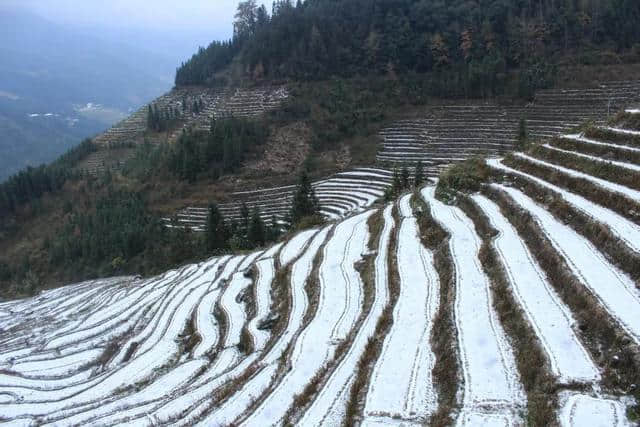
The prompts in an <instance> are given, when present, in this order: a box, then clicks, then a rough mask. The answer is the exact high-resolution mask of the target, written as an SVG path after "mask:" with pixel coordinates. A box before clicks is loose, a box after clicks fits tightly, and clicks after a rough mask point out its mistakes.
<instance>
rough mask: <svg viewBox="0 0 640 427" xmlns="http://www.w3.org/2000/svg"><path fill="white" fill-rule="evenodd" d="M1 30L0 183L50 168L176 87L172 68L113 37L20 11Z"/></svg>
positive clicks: (8, 15) (3, 18) (6, 16)
mask: <svg viewBox="0 0 640 427" xmlns="http://www.w3.org/2000/svg"><path fill="white" fill-rule="evenodd" d="M0 22H2V23H3V25H2V26H0V57H2V62H1V63H0V180H3V179H5V178H6V177H8V176H9V175H10V174H12V173H14V172H17V171H18V170H19V169H21V168H23V167H25V166H28V165H37V164H40V163H42V162H48V161H51V160H53V159H54V158H55V157H56V156H58V155H60V154H62V153H63V152H65V151H66V150H67V149H68V148H70V147H71V146H73V145H75V144H77V143H78V142H79V141H80V140H81V139H82V138H85V137H89V136H92V135H94V134H96V133H99V132H100V131H103V130H104V129H106V128H108V127H109V126H110V125H111V124H113V123H114V122H116V121H118V120H120V119H122V118H123V117H125V116H126V115H128V114H130V113H131V112H132V111H133V110H135V109H136V108H137V107H139V106H140V105H142V104H144V103H145V102H148V101H149V100H151V99H153V98H155V97H156V96H158V95H160V94H162V93H163V92H165V91H166V90H167V89H168V88H170V87H171V74H172V72H173V69H174V64H173V62H172V61H171V60H169V59H167V58H164V57H162V56H160V55H158V54H154V53H148V52H146V51H145V50H144V49H140V48H137V47H134V46H129V45H124V44H122V43H118V42H116V41H114V40H109V39H108V38H109V35H108V34H96V35H92V34H89V33H86V32H83V31H80V30H76V29H73V28H67V27H65V26H61V25H57V24H54V23H51V22H49V21H47V20H45V19H43V18H41V17H39V16H36V15H33V14H30V13H28V12H23V11H6V10H5V11H3V10H0ZM88 104H91V105H90V106H89V107H91V108H87V107H88ZM47 114H49V115H47Z"/></svg>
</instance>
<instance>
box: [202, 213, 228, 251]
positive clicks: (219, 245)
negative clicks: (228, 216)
mask: <svg viewBox="0 0 640 427" xmlns="http://www.w3.org/2000/svg"><path fill="white" fill-rule="evenodd" d="M228 238H229V231H228V230H227V228H226V227H225V224H224V218H223V217H222V214H221V213H220V211H219V210H218V206H216V204H215V203H212V204H210V205H209V217H208V218H207V230H206V238H205V239H206V245H207V252H209V253H210V254H216V253H220V252H222V251H224V250H225V249H227V239H228Z"/></svg>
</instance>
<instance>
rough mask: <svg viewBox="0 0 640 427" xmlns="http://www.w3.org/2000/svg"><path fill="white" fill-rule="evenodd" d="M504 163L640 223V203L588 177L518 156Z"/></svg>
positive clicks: (511, 157) (510, 157) (505, 160)
mask: <svg viewBox="0 0 640 427" xmlns="http://www.w3.org/2000/svg"><path fill="white" fill-rule="evenodd" d="M502 163H503V164H504V165H505V166H509V167H511V168H513V169H518V170H520V171H521V172H524V173H527V174H529V175H533V176H536V177H538V178H540V179H543V180H545V181H547V182H549V183H551V184H554V185H556V186H558V187H561V188H564V189H566V190H569V191H571V192H573V193H576V194H578V195H580V196H582V197H584V198H585V199H587V200H590V201H592V202H594V203H597V204H599V205H601V206H604V207H606V208H609V209H611V210H613V211H615V212H617V213H618V214H620V215H621V216H623V217H625V218H627V219H628V220H630V221H632V222H634V223H635V224H638V225H640V203H637V202H635V201H634V200H632V199H630V198H628V197H625V196H623V195H622V194H618V193H614V192H612V191H608V190H606V189H604V188H602V187H600V186H598V185H596V184H594V183H593V182H591V181H588V180H586V179H583V178H575V177H572V176H569V175H566V174H563V173H562V172H558V171H557V170H555V169H553V168H549V167H546V166H541V165H537V164H533V163H531V162H528V161H526V160H524V159H521V158H518V157H514V156H507V157H505V158H504V160H503V161H502Z"/></svg>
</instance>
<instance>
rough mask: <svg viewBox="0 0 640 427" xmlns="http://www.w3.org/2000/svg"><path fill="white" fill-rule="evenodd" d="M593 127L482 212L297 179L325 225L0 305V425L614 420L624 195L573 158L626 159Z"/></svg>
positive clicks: (627, 229)
mask: <svg viewBox="0 0 640 427" xmlns="http://www.w3.org/2000/svg"><path fill="white" fill-rule="evenodd" d="M602 129H607V128H602ZM622 130H625V129H622ZM608 132H613V133H610V134H608V135H609V136H612V135H614V134H615V135H617V136H616V137H615V138H614V137H613V136H612V137H611V138H610V139H607V138H605V137H601V138H600V137H599V138H598V140H593V141H594V142H592V140H591V139H589V138H585V137H583V136H580V135H577V136H568V137H566V138H565V139H567V138H568V139H567V140H571V141H575V142H576V143H577V145H576V144H574V145H572V146H571V147H572V148H571V149H570V150H565V149H564V148H560V150H558V149H556V148H558V147H560V145H558V146H556V145H554V144H555V143H554V142H553V141H552V142H550V145H549V147H555V148H548V149H547V150H548V151H549V152H558V153H561V154H562V155H563V156H570V157H569V158H571V159H576V161H575V162H573V163H572V166H571V167H566V166H563V165H562V164H560V163H561V160H560V159H563V158H564V157H558V158H553V159H551V160H549V159H546V160H543V159H541V158H538V157H537V156H542V154H540V151H536V150H533V151H532V152H531V153H529V154H517V155H514V156H510V157H506V158H504V159H499V158H493V159H489V160H488V161H487V165H488V167H489V168H490V169H491V170H492V171H493V172H494V174H493V175H492V178H491V179H493V181H494V182H491V183H488V184H487V185H484V186H483V187H482V189H481V191H480V193H479V194H473V195H471V196H470V197H469V198H468V202H469V203H470V204H471V206H474V207H475V208H477V215H475V214H473V209H471V208H469V206H467V205H464V204H460V205H459V206H454V205H447V204H445V203H444V202H442V201H440V200H437V199H436V198H435V188H434V187H433V186H431V185H429V186H426V187H424V188H422V189H421V190H420V191H418V192H416V193H415V194H405V195H403V196H402V197H400V198H399V199H398V200H397V201H395V202H394V203H390V204H388V205H386V206H380V205H376V207H372V203H373V200H375V199H377V198H378V197H379V196H380V195H381V194H382V192H383V191H384V189H385V188H386V187H387V186H388V185H389V181H390V175H389V173H388V172H385V171H384V170H378V169H358V170H354V171H350V172H343V173H342V174H340V175H338V176H335V177H332V178H331V179H328V180H324V181H320V182H317V183H314V188H315V189H316V191H317V193H318V196H319V198H321V200H322V198H325V199H324V200H332V201H333V202H332V203H334V205H332V208H327V207H326V205H325V207H324V209H325V211H324V212H325V213H326V214H327V216H328V217H330V218H334V219H335V221H331V222H330V223H328V224H327V225H325V226H323V227H321V228H317V229H312V230H306V231H301V232H299V233H298V234H295V235H293V236H291V237H289V238H288V239H287V240H285V241H282V242H280V243H278V244H276V245H274V246H272V247H270V248H264V249H263V250H259V251H255V252H252V253H244V254H235V255H224V256H219V257H214V258H211V259H208V260H205V261H203V262H201V263H197V264H191V265H185V266H182V267H180V268H177V269H174V270H171V271H168V272H166V273H164V274H162V275H159V276H156V277H152V278H147V279H140V278H135V277H116V278H111V279H104V280H95V281H89V282H85V283H80V284H74V285H69V286H66V287H63V288H59V289H55V290H48V291H43V292H42V293H40V294H39V295H37V296H34V297H32V298H28V299H23V300H18V301H8V302H0V425H11V426H13V425H29V426H30V425H34V426H35V425H52V426H72V425H73V426H75V425H100V426H110V425H132V426H156V425H202V426H212V425H213V426H217V425H224V426H226V425H240V426H260V427H262V426H271V425H300V426H337V425H363V426H385V425H386V426H414V425H433V424H437V425H453V424H455V425H459V426H485V425H496V426H519V425H526V424H527V423H530V424H532V425H537V424H536V423H535V421H532V420H538V419H544V420H546V422H545V425H547V424H550V425H560V426H566V427H582V426H619V427H622V426H630V425H632V424H633V423H632V421H631V420H630V419H628V418H627V415H628V414H631V413H632V412H633V411H634V410H635V409H633V406H634V405H636V404H637V402H635V401H634V399H633V393H634V390H635V388H634V387H637V384H638V383H639V381H640V356H639V355H640V316H639V315H638V313H640V283H639V281H638V280H639V278H640V272H639V271H638V269H637V265H638V262H639V261H640V219H639V218H638V217H637V216H634V213H633V210H634V209H636V208H637V206H636V204H637V203H640V198H639V197H637V194H636V193H638V191H637V190H634V189H632V188H630V187H629V186H625V185H623V184H622V183H620V182H614V181H616V180H618V178H619V177H617V176H611V177H610V179H606V177H603V176H598V177H595V176H593V175H591V174H590V173H589V171H590V170H591V169H589V168H590V167H592V166H593V165H599V164H601V163H603V161H602V160H601V159H600V158H598V156H595V155H594V154H593V152H594V151H593V149H592V148H589V147H591V146H593V145H598V146H603V147H606V149H607V150H618V151H616V153H618V154H616V155H617V156H618V157H616V159H617V160H616V161H619V162H624V163H627V164H628V166H629V167H626V169H625V170H626V171H627V173H629V174H632V175H630V176H634V175H633V174H634V173H638V172H637V167H639V166H640V163H639V162H638V161H637V157H633V156H630V157H629V159H625V158H624V156H623V155H622V157H621V155H620V154H619V153H624V152H625V151H624V150H627V152H633V150H629V148H634V146H633V143H635V140H634V139H633V138H634V135H633V134H631V133H625V132H621V131H620V129H618V128H616V130H615V131H611V130H610V129H609V130H608ZM625 138H626V139H625ZM629 138H632V139H629ZM572 144H573V142H572ZM620 147H622V148H620ZM624 147H627V148H624ZM561 150H563V151H561ZM581 162H587V163H586V164H585V165H583V163H581ZM594 170H596V171H600V169H598V168H596V169H594ZM585 189H586V190H585ZM594 189H595V190H594ZM291 190H292V189H291V188H290V187H285V188H280V189H273V190H267V191H263V192H261V193H260V194H259V196H256V193H257V192H249V193H246V194H245V196H246V197H248V198H250V197H254V196H255V197H256V198H255V200H256V203H258V201H259V200H271V201H273V200H277V199H282V198H283V196H282V195H283V194H284V193H286V192H287V191H289V192H290V191H291ZM602 194H608V195H611V197H604V196H602ZM560 201H561V202H562V203H563V204H559V202H560ZM423 202H424V206H425V207H426V209H427V210H426V211H425V210H424V209H423V205H422V203H423ZM268 203H270V202H266V201H265V206H266V205H267V204H268ZM621 203H622V204H621ZM624 203H628V206H627V205H625V204H624ZM465 206H466V207H465ZM559 206H561V207H562V209H566V210H567V212H566V215H564V216H563V215H561V212H560V211H559V209H560V208H559ZM233 209H235V208H233ZM330 209H336V211H335V212H334V211H331V210H330ZM229 212H233V210H229ZM331 212H334V214H333V215H331V214H330V213H331ZM476 216H480V217H481V218H476ZM483 221H484V222H486V227H488V228H490V229H491V230H493V233H492V234H491V233H489V234H487V232H486V230H483V227H482V224H483ZM523 224H524V225H523ZM526 227H529V228H526ZM523 230H524V231H523ZM526 230H530V231H532V232H531V233H530V234H525V231H526ZM536 230H537V231H536ZM438 236H439V237H438ZM487 236H489V237H487ZM602 236H604V237H602ZM436 237H437V239H436ZM599 239H603V240H599ZM600 241H602V242H605V243H602V244H599V242H600ZM536 242H537V243H539V244H540V245H542V246H536V244H534V243H536ZM488 248H490V249H491V250H492V251H493V253H494V254H495V260H496V263H497V264H498V266H497V267H498V268H492V267H491V264H490V261H489V259H490V257H488V256H487V250H488ZM536 248H537V249H536ZM618 256H620V258H617V257H618ZM550 262H553V263H554V265H550ZM446 271H450V272H452V274H451V275H450V276H446V273H445V272H446ZM443 274H444V275H443ZM496 277H501V278H502V279H503V280H502V282H501V283H503V285H499V284H498V282H497V281H496V280H497V279H496ZM500 286H504V289H506V291H505V292H506V293H507V294H508V296H507V297H505V295H504V292H502V291H501V287H500ZM449 294H450V295H449ZM446 301H449V302H446ZM514 313H520V314H519V315H518V316H520V317H518V316H514V315H513V314H514ZM443 318H449V319H451V323H450V325H451V328H450V329H451V331H450V332H451V333H450V334H449V335H446V334H444V335H443V334H442V332H443V331H441V330H438V325H440V327H441V325H443V324H445V325H446V324H447V323H446V322H445V323H443V320H442V319H443ZM514 319H516V320H514ZM517 319H520V320H517ZM515 321H520V322H522V324H520V325H518V326H517V327H514V323H513V322H515ZM601 326H602V327H601ZM522 331H531V338H530V341H528V342H527V344H526V345H527V346H526V347H523V341H522V339H521V338H522V334H523V332H522ZM447 336H449V337H450V338H446V337H447ZM443 339H449V341H446V342H445V344H444V345H443V341H442V340H443ZM529 353H531V354H532V356H533V355H536V354H539V355H541V357H542V359H539V360H542V362H540V363H539V365H536V366H534V368H535V370H534V371H532V370H531V367H527V360H526V359H527V355H528V354H529ZM448 359H449V360H454V361H455V363H451V364H446V365H443V363H445V362H443V361H446V360H448ZM536 363H538V362H536ZM444 368H446V369H449V370H450V372H448V373H447V375H443V374H442V370H443V369H444ZM532 372H536V373H537V374H544V375H541V377H540V378H545V379H544V380H540V379H539V378H536V376H535V375H534V374H532ZM446 381H447V382H446ZM630 408H631V409H630Z"/></svg>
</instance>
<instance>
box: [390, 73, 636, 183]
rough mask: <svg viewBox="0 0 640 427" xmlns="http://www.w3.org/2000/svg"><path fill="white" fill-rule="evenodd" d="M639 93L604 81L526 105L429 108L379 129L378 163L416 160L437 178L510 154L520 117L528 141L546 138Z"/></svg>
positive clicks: (542, 94) (540, 96) (631, 84)
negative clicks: (449, 168)
mask: <svg viewBox="0 0 640 427" xmlns="http://www.w3.org/2000/svg"><path fill="white" fill-rule="evenodd" d="M639 89H640V81H627V82H607V83H604V84H602V85H600V86H599V87H598V88H592V89H575V90H573V89H572V90H562V89H551V90H544V91H539V92H538V93H537V94H536V100H535V102H533V103H531V104H529V105H527V106H526V107H521V106H501V105H497V104H486V103H485V104H477V105H443V106H440V107H433V108H431V109H430V112H429V113H428V114H427V115H425V116H423V117H419V118H417V119H411V120H401V121H398V122H396V123H394V124H393V125H391V126H389V127H388V128H386V129H383V130H382V131H381V132H380V137H381V139H382V148H381V150H380V151H379V152H378V155H377V161H378V163H379V164H381V165H383V166H385V167H393V166H394V165H398V164H407V163H408V164H415V163H416V162H418V161H421V162H423V163H424V166H425V171H426V173H427V174H429V175H431V176H437V175H438V174H439V173H440V171H441V170H442V168H443V167H444V166H446V165H447V164H449V163H451V162H455V161H460V160H464V159H466V158H468V157H470V156H474V155H500V154H503V153H505V152H507V151H510V150H512V149H513V146H514V143H515V142H516V136H517V132H518V124H519V121H520V119H522V118H524V119H526V120H527V126H528V130H529V135H530V136H531V137H534V138H549V137H553V136H556V135H559V134H562V133H565V132H567V131H569V130H570V129H572V128H573V127H576V126H578V125H580V124H582V123H583V122H584V121H586V120H590V119H591V120H594V121H596V122H599V123H603V119H604V118H605V117H606V115H607V114H610V113H612V112H614V111H617V110H618V109H620V108H622V107H624V106H625V105H628V104H632V103H637V102H638V101H639V99H638V97H639V95H638V94H639V93H640V91H639ZM627 132H629V131H627Z"/></svg>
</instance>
